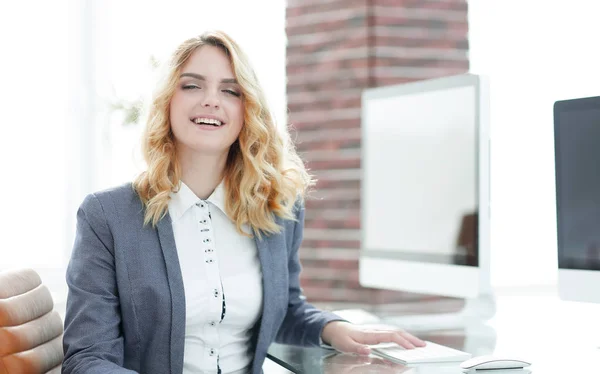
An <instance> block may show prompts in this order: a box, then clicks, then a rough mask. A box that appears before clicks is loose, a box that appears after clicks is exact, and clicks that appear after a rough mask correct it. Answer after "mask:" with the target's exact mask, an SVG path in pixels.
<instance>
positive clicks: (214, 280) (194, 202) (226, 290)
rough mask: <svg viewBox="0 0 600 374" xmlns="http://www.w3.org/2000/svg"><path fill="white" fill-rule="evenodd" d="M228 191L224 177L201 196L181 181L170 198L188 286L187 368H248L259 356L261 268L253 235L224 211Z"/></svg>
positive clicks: (236, 370)
mask: <svg viewBox="0 0 600 374" xmlns="http://www.w3.org/2000/svg"><path fill="white" fill-rule="evenodd" d="M224 193H225V191H224V186H223V183H221V184H219V186H218V187H217V188H216V189H215V191H214V192H213V193H212V194H211V195H210V197H209V198H208V199H206V200H202V199H199V198H198V197H197V196H196V195H195V194H194V193H193V192H192V190H190V188H189V187H188V186H186V185H185V183H183V182H181V188H180V189H179V191H178V192H177V193H171V200H170V201H169V214H170V216H171V220H172V225H173V234H174V236H175V244H176V246H177V254H178V257H179V265H180V266H181V274H182V276H183V285H184V289H185V303H186V308H185V312H186V324H185V347H184V356H183V373H184V374H188V373H189V374H191V373H194V374H195V373H215V374H216V373H219V369H220V373H223V374H226V373H227V374H230V373H231V374H238V373H240V374H241V373H247V372H249V371H250V367H251V363H252V359H253V357H254V352H252V351H251V342H250V339H251V337H252V327H253V326H254V325H255V323H256V322H257V321H258V318H259V317H260V315H261V314H262V313H261V312H262V272H261V267H260V262H259V258H258V252H257V248H256V243H255V242H254V239H253V238H251V237H246V236H243V235H241V234H239V233H238V232H237V230H236V227H235V224H234V222H233V221H232V220H231V219H229V217H227V215H226V214H225V194H224ZM244 230H245V231H246V232H249V227H248V226H245V227H244Z"/></svg>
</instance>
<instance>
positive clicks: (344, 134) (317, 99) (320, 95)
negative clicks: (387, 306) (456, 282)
mask: <svg viewBox="0 0 600 374" xmlns="http://www.w3.org/2000/svg"><path fill="white" fill-rule="evenodd" d="M467 31H468V24H467V3H466V0H412V1H409V0H287V12H286V32H287V37H288V45H287V63H286V70H287V80H288V81H287V102H288V109H289V122H290V123H291V125H292V128H293V136H295V139H296V144H297V148H298V150H299V152H300V153H301V155H302V157H303V158H304V160H305V161H306V162H307V164H308V167H309V168H310V169H311V172H312V173H313V174H314V175H315V176H316V177H317V179H318V183H317V188H316V191H315V192H314V193H313V198H312V199H309V200H308V201H307V204H306V205H307V211H306V229H305V236H304V242H303V248H302V249H301V251H300V253H301V260H302V263H303V269H304V270H303V272H302V286H303V288H304V291H305V293H306V295H307V297H308V298H309V299H310V300H312V301H328V302H361V303H382V302H392V301H399V300H407V299H411V298H413V299H414V298H420V297H421V296H419V295H414V294H406V293H400V292H390V291H380V290H372V289H365V288H361V287H360V286H359V284H358V256H359V248H360V185H361V183H360V143H361V142H360V104H361V92H362V91H363V89H365V88H369V87H378V86H386V85H391V84H398V83H403V82H410V81H415V80H421V79H426V78H434V77H440V76H445V75H454V74H458V73H462V72H466V71H468V70H469V61H468V39H467ZM294 130H295V132H294Z"/></svg>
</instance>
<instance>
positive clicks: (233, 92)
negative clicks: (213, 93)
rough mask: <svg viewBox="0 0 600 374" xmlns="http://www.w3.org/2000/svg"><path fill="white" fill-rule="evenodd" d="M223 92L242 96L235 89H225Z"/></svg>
mask: <svg viewBox="0 0 600 374" xmlns="http://www.w3.org/2000/svg"><path fill="white" fill-rule="evenodd" d="M223 92H225V93H228V94H230V95H233V96H235V97H240V96H241V95H240V94H239V93H238V92H236V91H233V90H223Z"/></svg>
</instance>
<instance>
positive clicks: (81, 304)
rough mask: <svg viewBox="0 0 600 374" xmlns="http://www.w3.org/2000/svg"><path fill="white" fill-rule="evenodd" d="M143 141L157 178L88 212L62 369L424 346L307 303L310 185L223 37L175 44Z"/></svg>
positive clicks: (106, 196)
mask: <svg viewBox="0 0 600 374" xmlns="http://www.w3.org/2000/svg"><path fill="white" fill-rule="evenodd" d="M143 141H144V144H143V146H144V156H145V159H146V162H147V170H146V171H145V172H144V173H142V174H141V175H140V176H138V178H137V179H136V180H135V181H134V182H133V183H132V184H127V185H125V186H120V187H117V188H114V189H111V190H107V191H102V192H98V193H95V194H91V195H89V196H87V197H86V199H85V200H84V202H83V203H82V205H81V207H80V209H79V211H78V213H77V218H78V221H77V234H76V239H75V244H74V248H73V253H72V256H71V260H70V263H69V267H68V270H67V283H68V286H69V296H68V301H67V313H66V318H65V332H64V350H65V359H64V362H63V373H133V372H138V373H161V374H164V373H177V374H179V373H261V372H262V365H263V362H264V360H265V356H266V353H267V349H268V347H269V345H270V344H271V343H272V342H274V341H278V342H283V343H288V344H296V345H306V346H309V345H319V344H322V343H326V344H330V345H332V346H333V347H334V348H336V349H338V350H340V351H345V352H354V353H358V354H368V352H369V349H368V347H367V346H366V345H367V344H375V343H379V342H383V341H395V342H397V343H398V344H401V345H403V346H405V347H413V345H422V344H423V343H422V342H421V341H420V340H418V339H417V338H415V337H413V336H411V335H409V334H407V333H404V332H391V331H390V332H364V331H361V330H360V329H358V328H357V327H356V326H353V325H351V324H350V323H347V322H344V321H341V320H340V318H339V317H337V316H336V315H334V314H331V313H327V312H323V311H320V310H317V309H316V308H314V307H313V306H311V305H310V304H308V303H307V302H306V301H305V299H304V297H303V295H302V292H301V289H300V284H299V273H300V263H299V261H298V248H299V247H300V243H301V241H302V232H303V219H304V208H303V203H302V201H303V199H302V198H303V196H304V194H305V191H306V190H307V188H308V187H309V186H310V185H311V183H312V180H311V178H310V176H309V175H308V174H307V172H306V170H305V169H304V166H303V163H302V161H301V160H300V159H299V157H298V156H297V154H296V153H295V150H294V147H293V146H292V145H291V144H290V141H289V139H288V136H287V133H285V132H281V131H279V130H278V129H277V127H276V126H275V124H274V123H273V119H272V118H271V115H270V112H269V110H268V109H267V107H266V103H265V99H264V96H263V93H262V90H261V88H260V86H259V84H258V81H257V79H256V77H255V75H254V72H253V71H252V69H251V67H250V65H249V63H248V60H247V58H246V56H245V55H244V54H243V52H242V51H241V50H240V48H239V46H238V45H237V44H236V43H235V42H234V41H233V40H232V39H231V38H230V37H228V36H227V35H226V34H224V33H221V32H212V33H206V34H203V35H201V36H199V37H197V38H193V39H190V40H187V41H185V42H184V43H183V44H181V45H180V46H179V47H178V48H177V49H176V51H175V53H174V54H173V56H172V59H171V62H170V65H169V71H168V74H167V76H166V77H165V79H164V81H163V82H162V83H161V85H160V86H159V87H158V90H157V92H156V94H155V97H154V99H153V101H152V106H151V107H150V109H149V116H148V121H147V126H146V131H145V135H144V140H143Z"/></svg>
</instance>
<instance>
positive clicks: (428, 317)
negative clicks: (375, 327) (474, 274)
mask: <svg viewBox="0 0 600 374" xmlns="http://www.w3.org/2000/svg"><path fill="white" fill-rule="evenodd" d="M494 314H496V298H495V297H494V296H493V295H480V296H479V297H476V298H469V299H466V300H465V305H464V307H463V309H461V310H460V311H458V312H453V313H427V314H418V315H405V316H387V317H383V318H382V319H381V322H382V323H385V324H390V325H394V326H398V327H400V328H402V329H404V330H406V331H409V332H426V331H436V330H455V329H466V328H468V327H470V326H478V325H481V324H482V323H484V322H486V321H487V320H489V319H491V318H492V317H493V316H494Z"/></svg>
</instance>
